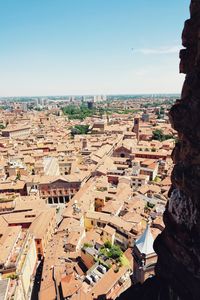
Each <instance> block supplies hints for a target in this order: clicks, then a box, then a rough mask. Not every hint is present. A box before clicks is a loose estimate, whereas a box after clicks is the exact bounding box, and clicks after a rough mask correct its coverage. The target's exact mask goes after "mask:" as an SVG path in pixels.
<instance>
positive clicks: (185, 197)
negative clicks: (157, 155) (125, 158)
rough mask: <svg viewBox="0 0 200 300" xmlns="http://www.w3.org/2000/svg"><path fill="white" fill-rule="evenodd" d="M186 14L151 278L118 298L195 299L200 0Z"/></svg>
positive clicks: (199, 259)
mask: <svg viewBox="0 0 200 300" xmlns="http://www.w3.org/2000/svg"><path fill="white" fill-rule="evenodd" d="M190 14H191V18H190V19H189V20H187V21H186V22H185V26H184V29H183V34H182V43H183V46H184V47H185V49H183V50H181V51H180V59H181V61H180V72H181V73H185V74H186V78H185V82H184V85H183V89H182V95H181V100H178V101H177V102H176V104H175V105H174V106H173V107H172V108H171V110H170V113H169V117H170V122H171V125H172V127H173V128H174V129H175V130H177V131H178V137H179V141H178V142H177V144H176V146H175V149H174V151H173V153H172V158H173V162H174V169H173V172H172V176H171V178H172V187H171V189H170V191H169V201H168V204H167V207H166V210H165V213H164V223H165V229H164V231H163V232H162V233H161V234H160V235H159V236H158V237H157V239H156V240H155V243H154V249H155V251H156V253H157V254H158V263H157V265H156V276H155V277H154V278H153V279H149V280H148V281H147V282H146V283H145V284H144V285H142V286H135V287H134V286H133V287H132V289H130V290H129V291H127V292H126V294H124V295H122V296H121V298H120V299H126V300H127V299H140V300H145V299H148V300H151V299H169V300H170V299H176V300H178V299H180V300H199V299H200V0H192V1H191V4H190Z"/></svg>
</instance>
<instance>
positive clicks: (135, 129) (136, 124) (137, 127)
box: [133, 117, 140, 141]
mask: <svg viewBox="0 0 200 300" xmlns="http://www.w3.org/2000/svg"><path fill="white" fill-rule="evenodd" d="M133 132H135V134H136V138H137V140H138V141H139V138H140V118H139V117H135V118H134V127H133Z"/></svg>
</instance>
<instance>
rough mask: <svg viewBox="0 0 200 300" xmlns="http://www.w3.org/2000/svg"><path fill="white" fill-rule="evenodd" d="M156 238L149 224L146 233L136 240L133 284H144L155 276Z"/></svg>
mask: <svg viewBox="0 0 200 300" xmlns="http://www.w3.org/2000/svg"><path fill="white" fill-rule="evenodd" d="M153 243H154V238H153V236H152V233H151V229H150V225H149V224H148V225H147V227H146V229H145V231H144V233H143V234H142V235H141V236H140V237H139V238H138V239H137V240H136V242H135V245H134V247H133V258H134V266H133V282H134V283H139V282H140V283H143V282H144V281H145V280H146V279H147V278H149V277H151V276H152V275H154V268H155V264H156V262H157V255H156V253H155V252H154V249H153Z"/></svg>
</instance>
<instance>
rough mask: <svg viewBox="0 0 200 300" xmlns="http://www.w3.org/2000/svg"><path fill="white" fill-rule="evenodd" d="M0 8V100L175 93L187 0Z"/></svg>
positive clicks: (33, 2)
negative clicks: (1, 98)
mask: <svg viewBox="0 0 200 300" xmlns="http://www.w3.org/2000/svg"><path fill="white" fill-rule="evenodd" d="M0 6H1V9H0V38H1V48H0V96H1V97H14V96H16V97H20V96H21V97H24V96H27V97H32V96H37V95H52V96H54V95H91V94H92V95H93V94H106V95H110V94H161V93H162V94H163V93H167V94H169V93H172V94H177V93H178V94H179V93H180V92H181V86H182V83H183V80H184V76H183V75H180V74H179V67H178V65H179V54H178V52H179V50H180V49H181V48H182V46H181V32H182V28H183V24H184V21H185V19H187V17H188V16H189V10H188V6H189V0H182V1H181V3H177V2H176V1H173V0H169V1H167V2H161V1H158V0H154V1H152V2H151V5H149V4H148V1H147V0H144V1H140V2H135V1H132V0H124V1H121V0H110V1H107V0H101V1H99V0H97V1H93V0H85V1H82V0H67V1H66V0H58V1H54V0H43V1H39V0H30V1H26V0H21V1H16V0H10V1H6V0H3V1H1V5H0Z"/></svg>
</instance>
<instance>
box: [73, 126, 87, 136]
mask: <svg viewBox="0 0 200 300" xmlns="http://www.w3.org/2000/svg"><path fill="white" fill-rule="evenodd" d="M88 131H89V125H75V126H74V127H72V128H71V135H72V136H74V135H76V134H87V133H88Z"/></svg>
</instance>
